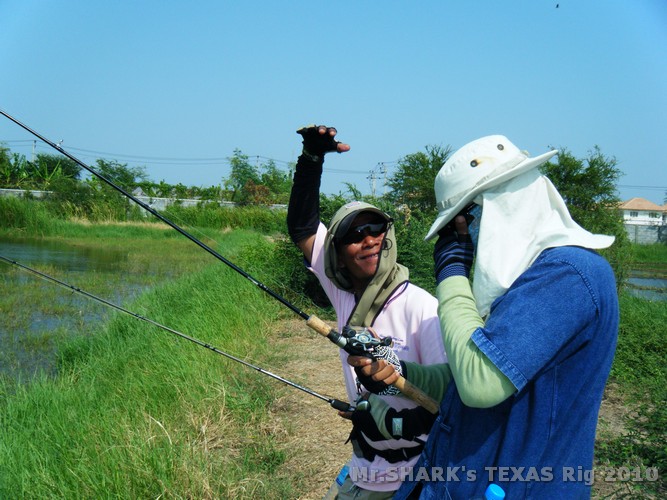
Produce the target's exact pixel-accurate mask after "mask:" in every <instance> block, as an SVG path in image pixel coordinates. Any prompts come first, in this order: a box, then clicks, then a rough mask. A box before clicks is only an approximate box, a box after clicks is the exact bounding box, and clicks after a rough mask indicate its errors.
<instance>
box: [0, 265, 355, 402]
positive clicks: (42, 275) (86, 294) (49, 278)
mask: <svg viewBox="0 0 667 500" xmlns="http://www.w3.org/2000/svg"><path fill="white" fill-rule="evenodd" d="M0 260H2V261H3V262H6V263H7V264H12V265H14V266H17V267H19V268H21V269H23V270H24V271H28V272H30V273H32V274H34V275H36V276H39V277H40V278H42V279H44V280H46V281H50V282H51V283H55V284H57V285H60V286H61V287H63V288H67V289H68V290H72V291H74V292H76V293H78V294H80V295H83V296H84V297H88V298H89V299H92V300H95V301H97V302H100V303H101V304H104V305H106V306H109V307H111V308H113V309H116V310H118V311H120V312H122V313H125V314H127V315H129V316H132V317H133V318H135V319H138V320H140V321H145V322H146V323H150V324H151V325H153V326H156V327H158V328H160V329H162V330H164V331H166V332H169V333H172V334H174V335H176V336H178V337H180V338H182V339H185V340H188V341H190V342H192V343H194V344H197V345H198V346H201V347H205V348H206V349H208V350H210V351H213V352H214V353H216V354H219V355H221V356H224V357H226V358H228V359H231V360H232V361H236V362H237V363H241V364H242V365H243V366H245V367H247V368H252V369H253V370H256V371H258V372H259V373H261V374H263V375H267V376H268V377H271V378H273V379H275V380H279V381H280V382H282V383H284V384H286V385H288V386H290V387H293V388H295V389H298V390H300V391H303V392H305V393H306V394H310V395H311V396H314V397H316V398H319V399H321V400H322V401H326V402H327V403H329V405H331V407H332V408H335V409H336V410H340V411H354V410H355V407H354V406H352V405H350V404H349V403H346V402H345V401H341V400H339V399H335V398H331V397H329V396H323V395H322V394H319V393H317V392H315V391H313V390H312V389H308V388H307V387H304V386H302V385H299V384H297V383H296V382H292V381H291V380H288V379H286V378H283V377H281V376H280V375H276V374H275V373H271V372H270V371H268V370H265V369H263V368H261V367H259V366H256V365H253V364H251V363H248V362H247V361H244V360H242V359H240V358H237V357H236V356H232V355H231V354H229V353H226V352H225V351H222V350H220V349H218V348H217V347H214V346H212V345H211V344H208V343H206V342H204V341H202V340H199V339H196V338H194V337H190V336H189V335H186V334H185V333H182V332H179V331H177V330H174V329H173V328H170V327H168V326H165V325H162V324H160V323H158V322H157V321H153V320H152V319H149V318H147V317H145V316H142V315H140V314H137V313H135V312H132V311H130V310H128V309H125V308H124V307H122V306H119V305H118V304H114V303H113V302H109V301H108V300H106V299H104V298H102V297H98V296H97V295H93V294H92V293H90V292H86V291H85V290H82V289H81V288H77V287H75V286H73V285H70V284H68V283H65V282H64V281H61V280H59V279H57V278H54V277H53V276H49V275H48V274H45V273H43V272H41V271H38V270H37V269H34V268H32V267H29V266H26V265H24V264H21V263H19V262H17V261H15V260H12V259H8V258H7V257H4V256H2V255H0ZM360 409H361V408H360Z"/></svg>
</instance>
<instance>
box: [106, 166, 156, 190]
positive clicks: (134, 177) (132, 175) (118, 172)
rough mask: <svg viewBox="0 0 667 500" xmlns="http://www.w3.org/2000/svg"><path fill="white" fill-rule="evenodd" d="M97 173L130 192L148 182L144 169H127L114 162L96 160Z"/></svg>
mask: <svg viewBox="0 0 667 500" xmlns="http://www.w3.org/2000/svg"><path fill="white" fill-rule="evenodd" d="M97 172H99V173H100V174H101V175H102V176H104V177H106V178H107V179H109V180H110V181H112V182H113V183H114V184H117V185H119V186H120V187H122V188H123V189H125V190H132V189H134V188H136V187H137V186H138V185H139V184H140V183H142V182H145V181H147V180H148V174H147V173H146V168H145V167H128V166H127V163H118V162H117V161H115V160H104V159H98V160H97Z"/></svg>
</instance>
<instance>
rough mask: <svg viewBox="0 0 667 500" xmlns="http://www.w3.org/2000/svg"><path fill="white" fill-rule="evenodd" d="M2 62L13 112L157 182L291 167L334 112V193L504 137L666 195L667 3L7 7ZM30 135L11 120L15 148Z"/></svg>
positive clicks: (366, 186)
mask: <svg viewBox="0 0 667 500" xmlns="http://www.w3.org/2000/svg"><path fill="white" fill-rule="evenodd" d="M557 4H558V7H556V6H557ZM0 68H2V76H1V77H0V109H2V110H4V111H6V112H7V113H9V114H11V115H13V116H14V117H16V118H17V119H19V120H21V121H23V122H24V123H26V124H27V125H28V126H30V127H32V128H34V129H35V130H36V131H38V132H40V133H41V134H43V135H44V136H46V137H47V138H49V139H50V140H53V141H54V142H59V141H61V140H62V141H63V143H62V146H63V147H64V148H65V149H66V150H68V151H70V152H71V153H72V154H74V155H75V156H77V157H78V158H80V159H81V160H83V161H85V162H86V163H90V164H94V161H95V159H96V158H98V157H105V158H107V159H116V160H118V161H121V162H123V163H128V165H131V166H145V167H146V170H147V172H148V174H149V176H150V178H151V179H152V180H154V181H156V182H157V181H160V180H165V181H167V182H169V183H174V184H175V183H178V182H181V183H183V184H186V185H201V186H208V185H212V184H219V183H221V182H222V179H223V178H224V177H226V176H228V175H229V164H228V162H227V161H226V160H225V159H226V158H228V157H230V156H231V155H232V154H233V152H234V150H235V149H240V150H241V151H242V152H243V153H245V154H247V155H249V156H250V157H251V158H256V157H260V158H259V160H260V161H265V159H266V158H272V159H275V160H276V161H277V164H278V166H285V162H289V161H294V160H295V159H296V157H297V156H298V154H299V151H300V141H299V136H297V135H296V134H295V130H296V129H297V128H298V127H299V126H301V125H305V124H308V123H325V124H329V125H335V126H336V127H337V128H338V131H339V139H340V140H342V141H344V142H347V143H349V144H350V145H351V147H352V149H351V151H350V152H349V153H346V154H343V155H329V156H328V157H327V162H326V165H325V174H324V178H323V190H324V191H325V192H327V193H337V192H339V191H344V190H345V186H344V184H343V182H351V183H353V184H355V185H356V186H357V187H358V188H359V189H360V190H361V191H362V192H364V193H370V191H371V185H370V180H369V177H370V172H371V171H375V172H376V182H375V190H376V194H381V193H382V192H383V189H384V186H383V182H382V178H383V177H382V173H381V167H385V168H386V171H387V173H388V174H389V175H390V174H391V173H392V171H393V167H395V165H396V160H398V159H400V158H401V157H403V156H405V155H407V154H411V153H414V152H417V151H423V150H424V148H425V146H427V145H441V146H448V145H451V146H452V147H453V148H455V149H456V148H458V147H460V146H462V145H463V144H465V143H467V142H469V141H471V140H473V139H476V138H478V137H481V136H484V135H488V134H495V133H499V134H503V135H506V136H507V137H508V138H509V139H510V140H511V141H512V142H514V143H515V144H516V145H517V146H519V148H521V149H526V150H528V151H529V152H530V154H531V155H538V154H541V153H543V152H545V151H547V150H548V149H549V146H554V147H557V148H566V149H568V150H569V151H570V152H572V153H573V154H574V155H575V156H577V157H584V156H586V155H587V153H588V151H590V150H591V149H592V148H593V147H594V146H596V145H597V146H599V147H600V148H601V150H602V152H603V153H604V154H605V155H607V156H613V157H615V158H616V160H617V162H618V166H619V168H620V170H621V171H622V172H623V173H624V174H625V175H624V176H623V177H622V178H621V179H620V181H619V185H620V188H619V194H620V196H621V198H622V199H624V200H626V199H629V198H631V197H635V196H639V197H643V198H646V199H649V200H651V201H653V202H655V203H659V204H662V203H663V200H664V197H665V193H666V192H667V155H666V154H665V151H664V150H665V145H666V143H667V140H666V139H667V2H665V1H664V0H586V1H581V0H577V1H575V0H553V1H546V0H517V1H500V0H476V1H474V2H473V1H469V0H466V1H464V0H458V1H447V2H445V1H428V0H425V1H421V2H409V1H407V0H403V1H394V0H384V1H382V2H379V1H377V2H371V1H365V2H362V1H358V0H356V1H339V2H313V1H302V0H293V1H284V2H269V1H257V0H243V1H242V0H238V1H234V2H232V1H222V0H221V1H199V2H176V1H169V0H162V1H132V2H130V1H126V0H119V1H115V2H92V1H90V0H59V1H57V2H54V1H46V0H42V1H38V0H0ZM31 140H32V137H31V136H30V135H28V134H27V133H26V132H24V131H23V130H22V129H20V128H19V127H18V126H17V125H15V124H13V123H12V122H10V121H9V120H8V119H6V118H4V117H0V141H5V142H6V143H7V144H8V145H9V146H10V148H11V149H12V150H13V151H15V152H20V153H22V154H25V155H26V156H28V157H29V156H30V155H31V153H32V141H31ZM37 152H50V153H52V152H54V151H53V150H48V147H46V146H45V145H39V144H38V146H37Z"/></svg>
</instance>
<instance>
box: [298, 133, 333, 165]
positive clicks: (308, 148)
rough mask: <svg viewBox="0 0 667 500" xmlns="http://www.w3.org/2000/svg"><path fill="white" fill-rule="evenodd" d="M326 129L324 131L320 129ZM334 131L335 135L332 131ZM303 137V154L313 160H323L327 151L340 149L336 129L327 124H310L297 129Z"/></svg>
mask: <svg viewBox="0 0 667 500" xmlns="http://www.w3.org/2000/svg"><path fill="white" fill-rule="evenodd" d="M322 130H324V133H320V131H322ZM332 131H333V136H332V135H331V132H332ZM296 133H297V134H300V135H301V137H303V154H304V155H306V156H307V157H308V158H309V159H311V160H313V161H322V159H323V158H324V155H325V154H326V153H330V152H331V151H338V141H337V140H335V138H334V137H335V135H336V129H335V128H334V127H327V126H325V125H308V126H306V127H302V128H300V129H299V130H297V131H296Z"/></svg>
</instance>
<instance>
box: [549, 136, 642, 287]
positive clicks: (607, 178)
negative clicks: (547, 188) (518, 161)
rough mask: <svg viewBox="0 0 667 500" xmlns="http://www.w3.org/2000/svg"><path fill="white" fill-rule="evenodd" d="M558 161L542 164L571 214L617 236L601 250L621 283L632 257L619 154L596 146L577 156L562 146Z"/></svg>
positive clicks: (592, 227) (583, 223)
mask: <svg viewBox="0 0 667 500" xmlns="http://www.w3.org/2000/svg"><path fill="white" fill-rule="evenodd" d="M556 158H557V161H556V162H555V163H552V162H549V163H547V164H545V165H543V166H542V167H541V171H542V173H544V174H545V175H546V176H547V177H548V178H549V179H550V180H551V182H552V183H553V184H554V186H556V189H558V192H559V193H560V194H561V196H562V197H563V200H565V203H566V205H567V208H568V210H569V211H570V214H571V215H572V218H573V219H574V220H575V221H576V222H577V223H578V224H579V225H581V226H582V227H584V228H586V229H588V230H589V231H591V232H594V233H602V234H609V235H613V236H615V237H616V241H615V243H614V245H613V246H612V247H611V248H609V249H606V250H604V251H602V252H601V253H602V254H603V255H604V256H605V257H606V258H607V259H608V260H609V262H610V263H611V265H612V267H613V268H614V271H615V273H616V279H617V281H618V285H619V287H620V286H622V285H623V284H624V283H625V281H626V279H627V277H628V274H629V271H630V265H631V261H632V252H631V249H630V248H631V247H630V242H629V239H628V236H627V233H626V230H625V226H624V225H623V218H622V215H621V213H620V211H619V210H618V208H617V207H618V205H619V203H620V199H619V197H618V192H617V189H616V183H617V181H618V179H619V178H620V177H621V175H622V173H621V171H620V170H619V169H618V167H617V163H616V158H613V157H608V156H605V155H604V154H603V153H602V152H601V151H600V148H599V147H598V146H595V147H594V148H593V150H592V151H590V152H589V153H588V156H587V157H586V158H583V159H579V158H576V157H575V156H574V155H572V153H570V152H569V151H568V150H567V149H565V148H563V149H561V152H560V153H559V154H558V156H557V157H556Z"/></svg>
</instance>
